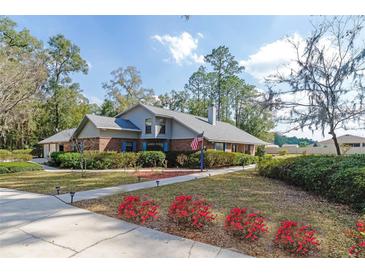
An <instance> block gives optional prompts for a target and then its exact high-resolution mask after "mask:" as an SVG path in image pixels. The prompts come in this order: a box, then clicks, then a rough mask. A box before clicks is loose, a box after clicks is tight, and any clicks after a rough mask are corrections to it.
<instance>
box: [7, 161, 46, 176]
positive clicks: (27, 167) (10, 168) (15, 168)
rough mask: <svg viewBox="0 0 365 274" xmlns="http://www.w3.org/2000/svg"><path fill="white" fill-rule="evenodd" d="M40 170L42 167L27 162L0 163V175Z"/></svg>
mask: <svg viewBox="0 0 365 274" xmlns="http://www.w3.org/2000/svg"><path fill="white" fill-rule="evenodd" d="M33 170H42V167H41V166H40V165H38V164H36V163H28V162H4V163H0V174H4V173H15V172H22V171H33Z"/></svg>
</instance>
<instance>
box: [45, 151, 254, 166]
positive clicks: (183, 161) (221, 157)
mask: <svg viewBox="0 0 365 274" xmlns="http://www.w3.org/2000/svg"><path fill="white" fill-rule="evenodd" d="M84 157H85V161H86V168H87V169H113V168H133V167H164V166H165V165H166V161H167V164H168V166H169V167H183V168H199V167H200V152H199V151H198V152H176V151H175V152H167V153H166V154H165V153H163V152H161V151H141V152H137V153H135V152H124V153H117V152H98V151H86V152H85V153H84ZM51 159H52V161H51V164H52V165H55V166H60V167H62V168H73V169H80V153H78V152H53V153H52V154H51ZM204 159H205V160H204V163H205V168H218V167H225V166H245V165H249V164H253V163H257V162H258V159H259V158H258V157H256V156H252V155H248V154H243V153H232V152H223V151H214V150H208V151H205V152H204Z"/></svg>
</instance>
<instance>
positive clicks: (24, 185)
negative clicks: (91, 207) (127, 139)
mask: <svg viewBox="0 0 365 274" xmlns="http://www.w3.org/2000/svg"><path fill="white" fill-rule="evenodd" d="M136 182H138V178H137V177H136V176H134V175H133V174H131V173H125V172H108V173H101V172H100V173H95V172H93V173H86V174H85V175H84V177H82V176H81V173H76V172H54V173H51V172H46V171H29V172H19V173H11V174H1V175H0V187H4V188H12V189H19V190H23V191H29V192H35V193H42V194H55V193H56V192H55V187H56V186H60V187H61V193H66V192H70V191H81V190H89V189H95V188H102V187H109V186H115V185H121V184H131V183H136Z"/></svg>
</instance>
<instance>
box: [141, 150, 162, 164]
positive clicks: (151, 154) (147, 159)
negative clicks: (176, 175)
mask: <svg viewBox="0 0 365 274" xmlns="http://www.w3.org/2000/svg"><path fill="white" fill-rule="evenodd" d="M138 154H139V157H138V164H139V165H141V166H143V167H162V166H163V164H164V161H165V159H166V156H165V153H163V152H162V151H141V152H138Z"/></svg>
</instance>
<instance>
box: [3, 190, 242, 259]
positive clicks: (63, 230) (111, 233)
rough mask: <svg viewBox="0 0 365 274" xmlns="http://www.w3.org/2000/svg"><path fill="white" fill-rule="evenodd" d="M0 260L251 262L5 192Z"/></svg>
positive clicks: (59, 204) (31, 196)
mask: <svg viewBox="0 0 365 274" xmlns="http://www.w3.org/2000/svg"><path fill="white" fill-rule="evenodd" d="M0 257H137V258H140V257H219V258H222V257H241V258H242V257H248V256H246V255H244V254H242V253H238V252H234V251H231V250H228V249H222V248H219V247H215V246H212V245H207V244H203V243H199V242H195V241H192V240H188V239H184V238H181V237H177V236H174V235H170V234H167V233H163V232H159V231H156V230H153V229H149V228H145V227H141V226H137V225H134V224H130V223H127V222H124V221H120V220H116V219H113V218H110V217H107V216H103V215H99V214H95V213H93V212H90V211H87V210H84V209H79V208H76V207H73V206H71V205H69V204H65V203H64V202H62V201H60V200H58V199H57V198H55V197H53V196H46V195H40V194H33V193H27V192H21V191H16V190H10V189H3V188H0Z"/></svg>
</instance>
